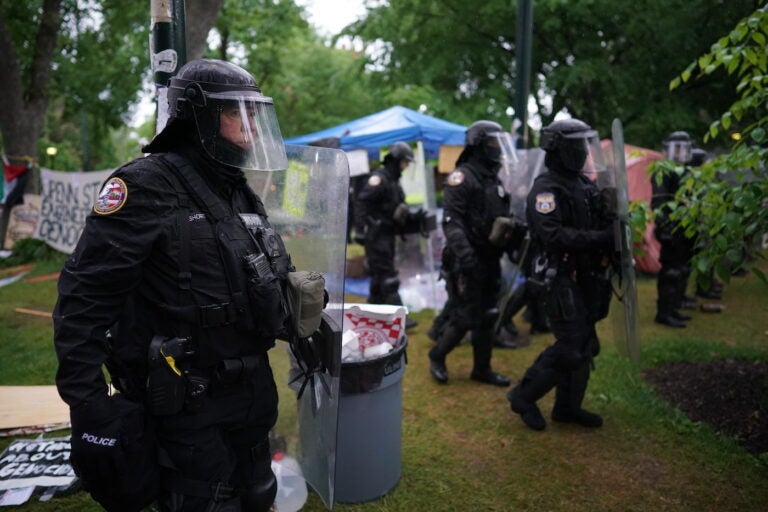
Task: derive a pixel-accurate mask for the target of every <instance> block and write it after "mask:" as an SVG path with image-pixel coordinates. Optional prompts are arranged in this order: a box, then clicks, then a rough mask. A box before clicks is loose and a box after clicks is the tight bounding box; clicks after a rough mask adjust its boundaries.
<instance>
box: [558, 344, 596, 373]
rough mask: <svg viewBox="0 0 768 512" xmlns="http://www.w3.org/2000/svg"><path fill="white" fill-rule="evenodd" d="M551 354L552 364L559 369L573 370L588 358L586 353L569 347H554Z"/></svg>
mask: <svg viewBox="0 0 768 512" xmlns="http://www.w3.org/2000/svg"><path fill="white" fill-rule="evenodd" d="M553 352H554V353H553V354H552V355H553V356H554V357H553V359H552V366H553V367H554V368H555V369H557V370H561V371H567V372H570V371H573V370H575V369H576V368H578V367H579V366H581V365H583V364H584V362H585V361H587V360H588V358H587V357H586V355H585V354H584V353H582V352H580V351H578V350H575V349H572V348H569V347H556V350H554V351H553Z"/></svg>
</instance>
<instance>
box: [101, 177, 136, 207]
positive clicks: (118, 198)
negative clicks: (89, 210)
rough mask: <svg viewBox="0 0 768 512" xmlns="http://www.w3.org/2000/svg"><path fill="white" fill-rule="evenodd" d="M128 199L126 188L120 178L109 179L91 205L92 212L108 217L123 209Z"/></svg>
mask: <svg viewBox="0 0 768 512" xmlns="http://www.w3.org/2000/svg"><path fill="white" fill-rule="evenodd" d="M127 199H128V186H127V185H126V184H125V182H124V181H123V180H121V179H120V178H110V179H109V181H107V182H106V183H105V184H104V187H102V189H101V192H100V193H99V197H98V198H97V199H96V202H95V203H94V204H93V211H94V212H96V213H98V214H99V215H110V214H112V213H115V212H116V211H118V210H119V209H120V208H122V207H123V205H124V204H125V201H126V200H127Z"/></svg>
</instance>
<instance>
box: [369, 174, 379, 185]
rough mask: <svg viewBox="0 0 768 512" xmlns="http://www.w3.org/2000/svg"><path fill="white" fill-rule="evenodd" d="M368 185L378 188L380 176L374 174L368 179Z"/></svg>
mask: <svg viewBox="0 0 768 512" xmlns="http://www.w3.org/2000/svg"><path fill="white" fill-rule="evenodd" d="M368 184H369V185H370V186H372V187H378V186H379V185H381V176H379V175H378V174H374V175H373V176H371V177H370V178H368Z"/></svg>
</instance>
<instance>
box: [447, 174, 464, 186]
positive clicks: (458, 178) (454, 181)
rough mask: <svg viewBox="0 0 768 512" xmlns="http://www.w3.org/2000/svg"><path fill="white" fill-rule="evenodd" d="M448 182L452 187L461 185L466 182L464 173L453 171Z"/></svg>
mask: <svg viewBox="0 0 768 512" xmlns="http://www.w3.org/2000/svg"><path fill="white" fill-rule="evenodd" d="M447 181H448V184H449V185H451V186H452V187H456V186H459V185H461V184H462V183H463V182H464V173H463V172H461V171H453V172H452V173H451V174H449V175H448V180H447Z"/></svg>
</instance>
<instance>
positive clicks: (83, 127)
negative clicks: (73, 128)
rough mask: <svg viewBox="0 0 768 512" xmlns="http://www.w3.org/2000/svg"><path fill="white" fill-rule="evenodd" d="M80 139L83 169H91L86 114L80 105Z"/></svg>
mask: <svg viewBox="0 0 768 512" xmlns="http://www.w3.org/2000/svg"><path fill="white" fill-rule="evenodd" d="M80 140H81V143H82V145H83V171H84V172H88V171H90V170H91V145H90V140H91V136H90V133H89V132H88V114H87V113H86V112H85V109H84V108H83V107H82V106H81V107H80Z"/></svg>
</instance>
